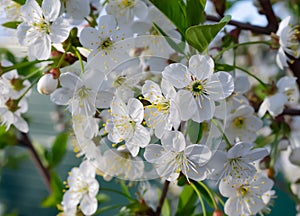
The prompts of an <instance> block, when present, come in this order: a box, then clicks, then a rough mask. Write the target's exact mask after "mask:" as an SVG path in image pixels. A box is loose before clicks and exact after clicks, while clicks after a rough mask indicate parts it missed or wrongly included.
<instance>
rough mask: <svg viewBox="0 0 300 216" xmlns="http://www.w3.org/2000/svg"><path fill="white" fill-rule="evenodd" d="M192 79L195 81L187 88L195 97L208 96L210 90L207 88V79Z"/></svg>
mask: <svg viewBox="0 0 300 216" xmlns="http://www.w3.org/2000/svg"><path fill="white" fill-rule="evenodd" d="M192 80H193V81H192V82H191V83H190V84H189V85H188V86H187V87H186V88H187V89H188V90H189V91H191V92H192V94H193V95H194V97H195V98H197V97H199V96H207V95H208V92H207V90H206V89H205V83H206V80H196V79H195V78H192Z"/></svg>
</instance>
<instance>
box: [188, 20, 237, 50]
mask: <svg viewBox="0 0 300 216" xmlns="http://www.w3.org/2000/svg"><path fill="white" fill-rule="evenodd" d="M230 19H231V17H230V16H225V17H224V18H223V19H222V20H221V21H220V22H219V23H217V24H212V25H198V26H192V27H190V28H188V29H187V30H186V33H185V37H186V40H187V41H188V43H189V44H190V45H191V46H193V47H194V48H196V49H197V50H198V51H199V52H203V51H204V50H205V49H206V48H207V47H208V45H209V44H210V43H211V41H212V40H213V39H214V38H215V37H216V35H217V34H218V33H219V32H220V31H221V29H222V28H223V27H224V26H225V25H226V24H227V23H228V22H229V21H230Z"/></svg>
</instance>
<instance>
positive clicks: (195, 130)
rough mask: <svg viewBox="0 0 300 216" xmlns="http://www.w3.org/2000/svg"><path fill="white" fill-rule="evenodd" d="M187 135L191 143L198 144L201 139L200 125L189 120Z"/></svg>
mask: <svg viewBox="0 0 300 216" xmlns="http://www.w3.org/2000/svg"><path fill="white" fill-rule="evenodd" d="M187 134H188V136H189V138H190V140H191V142H192V143H198V142H199V141H200V140H201V138H202V126H201V124H199V123H197V122H194V121H193V120H189V121H188V125H187Z"/></svg>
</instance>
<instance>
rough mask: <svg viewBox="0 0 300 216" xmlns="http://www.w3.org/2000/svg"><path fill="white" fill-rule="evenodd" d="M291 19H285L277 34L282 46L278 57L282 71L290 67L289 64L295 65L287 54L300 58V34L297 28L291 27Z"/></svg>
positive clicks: (277, 60) (278, 63)
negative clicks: (299, 39)
mask: <svg viewBox="0 0 300 216" xmlns="http://www.w3.org/2000/svg"><path fill="white" fill-rule="evenodd" d="M290 19H291V17H290V16H288V17H286V18H284V19H283V20H282V21H281V23H280V24H279V28H278V30H277V32H276V35H277V36H278V37H279V45H280V47H279V50H278V53H277V56H276V63H277V65H278V66H279V68H281V69H283V68H284V67H288V64H287V62H290V63H293V60H291V59H290V57H288V56H287V54H288V55H290V56H292V57H294V58H299V56H300V43H299V41H298V37H299V34H300V32H299V29H298V27H297V26H295V27H291V26H290V25H289V22H290Z"/></svg>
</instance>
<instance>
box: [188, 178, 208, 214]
mask: <svg viewBox="0 0 300 216" xmlns="http://www.w3.org/2000/svg"><path fill="white" fill-rule="evenodd" d="M190 185H191V186H192V188H193V189H194V191H195V192H196V194H197V196H198V198H199V201H200V203H201V208H202V211H203V216H206V208H205V204H204V201H203V198H202V196H201V194H200V192H199V191H198V189H197V187H196V186H195V185H194V183H192V182H190Z"/></svg>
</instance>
